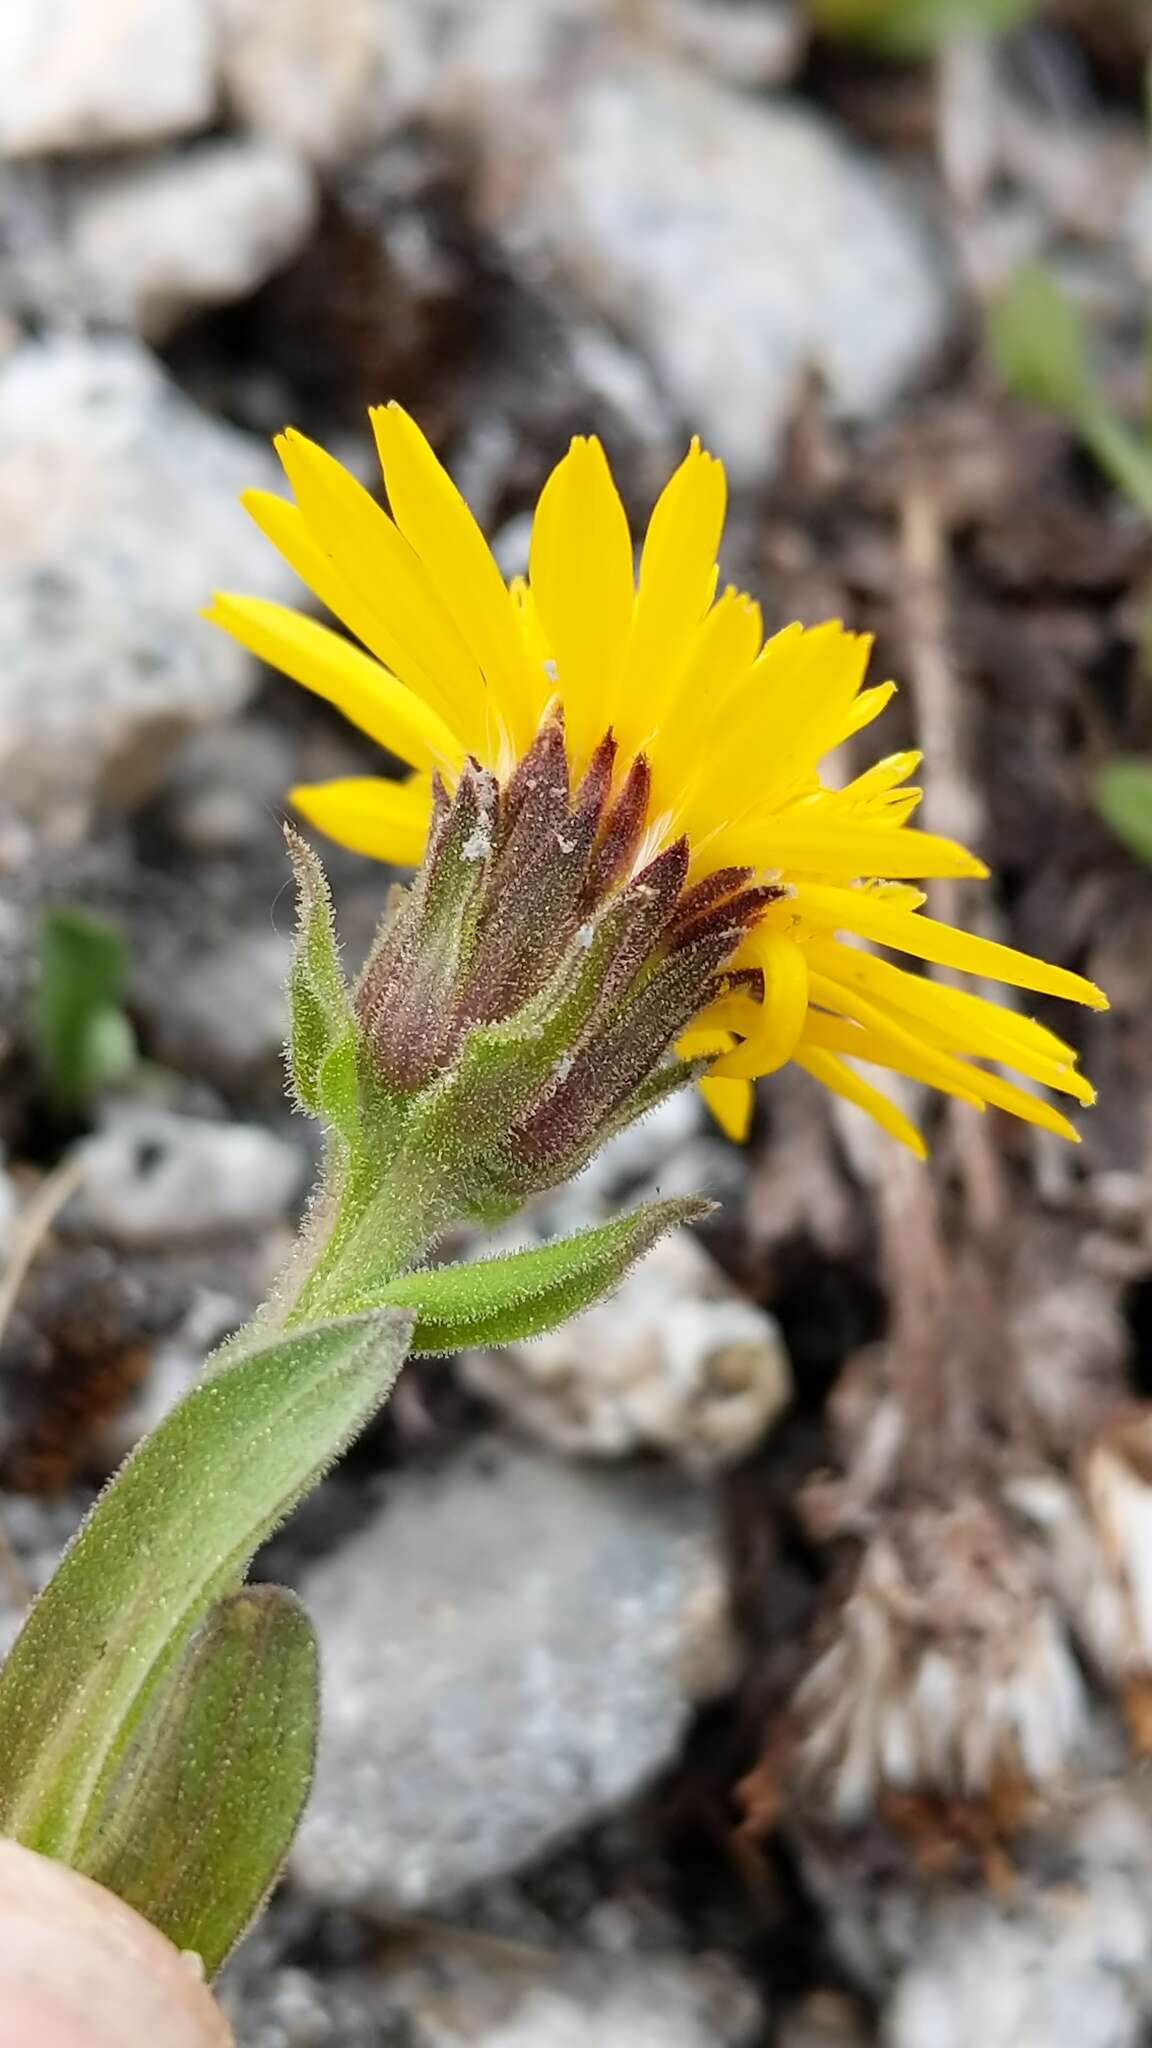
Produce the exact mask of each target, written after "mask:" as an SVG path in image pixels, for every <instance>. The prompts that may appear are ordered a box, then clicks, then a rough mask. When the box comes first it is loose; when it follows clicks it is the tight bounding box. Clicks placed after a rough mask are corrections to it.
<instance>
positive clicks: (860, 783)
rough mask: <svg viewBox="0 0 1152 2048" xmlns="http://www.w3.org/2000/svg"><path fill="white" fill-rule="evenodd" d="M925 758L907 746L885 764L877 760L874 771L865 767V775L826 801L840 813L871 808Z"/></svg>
mask: <svg viewBox="0 0 1152 2048" xmlns="http://www.w3.org/2000/svg"><path fill="white" fill-rule="evenodd" d="M857 701H859V700H857ZM923 759H924V756H923V754H921V753H918V752H917V750H916V749H915V748H914V747H906V748H905V749H904V750H903V752H902V753H899V754H887V755H885V757H884V759H883V760H882V761H874V762H873V764H872V766H871V768H865V770H864V772H863V774H861V775H855V776H853V778H852V781H851V782H846V783H845V784H844V787H843V789H836V790H830V791H829V792H828V797H827V801H828V802H829V803H830V804H833V805H835V807H836V809H837V810H857V809H858V808H859V807H860V806H862V805H865V806H870V805H871V804H872V803H873V802H874V800H875V799H876V798H877V797H882V796H886V795H887V794H888V793H889V791H891V790H894V789H895V788H896V787H897V785H898V784H899V783H901V782H907V780H908V777H909V776H910V775H912V774H914V773H915V771H916V769H917V768H918V767H919V766H920V763H921V761H922V760H923Z"/></svg>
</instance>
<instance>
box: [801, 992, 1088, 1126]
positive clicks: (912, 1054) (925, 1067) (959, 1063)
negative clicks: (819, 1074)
mask: <svg viewBox="0 0 1152 2048" xmlns="http://www.w3.org/2000/svg"><path fill="white" fill-rule="evenodd" d="M812 985H813V989H814V990H815V991H817V992H818V993H819V994H820V997H821V1000H828V999H829V996H830V991H831V988H832V984H827V985H825V983H824V981H823V977H822V976H820V975H815V974H814V975H813V977H812ZM840 994H841V996H842V997H843V1000H844V1001H845V1003H846V1004H849V1005H851V1004H855V1006H856V1008H855V1014H860V1015H861V1016H862V1017H863V1018H864V1020H865V1029H864V1030H863V1031H862V1032H861V1034H860V1037H859V1040H858V1041H857V1042H855V1043H853V1042H852V1038H851V1033H852V1027H851V1026H850V1025H846V1024H845V1023H844V1020H843V1019H842V1018H835V1017H827V1018H825V1019H824V1020H823V1026H822V1027H821V1026H820V1025H819V1024H818V1023H817V1019H816V1017H815V1016H814V1015H813V1014H812V1013H809V1019H808V1025H807V1026H806V1029H808V1028H809V1027H810V1028H811V1030H812V1036H813V1039H814V1041H815V1042H818V1043H821V1042H822V1043H823V1044H824V1045H827V1046H831V1047H833V1048H834V1049H835V1050H836V1051H837V1052H852V1053H854V1054H855V1055H856V1056H857V1057H859V1058H860V1059H864V1060H869V1061H871V1062H872V1063H873V1064H874V1065H876V1066H882V1067H891V1068H893V1069H894V1070H895V1071H896V1072H897V1073H902V1074H907V1075H908V1076H909V1077H910V1078H911V1079H912V1080H913V1081H924V1082H926V1083H927V1085H928V1086H929V1087H931V1088H938V1089H939V1090H940V1091H941V1093H943V1094H945V1095H954V1096H955V1097H956V1098H957V1099H958V1100H959V1101H961V1102H967V1103H968V1104H969V1106H971V1105H972V1104H973V1103H975V1104H976V1105H977V1106H979V1107H982V1106H983V1105H984V1104H985V1103H989V1104H990V1105H991V1106H992V1107H993V1108H995V1109H1004V1110H1007V1111H1008V1112H1009V1114H1010V1115H1011V1116H1015V1117H1019V1118H1020V1119H1021V1121H1022V1122H1024V1123H1030V1124H1038V1125H1039V1126H1040V1127H1041V1129H1042V1130H1046V1131H1054V1132H1055V1133H1056V1135H1057V1137H1060V1138H1067V1139H1069V1140H1070V1141H1071V1142H1072V1143H1073V1144H1075V1145H1078V1144H1079V1143H1080V1133H1079V1131H1077V1129H1076V1127H1075V1125H1074V1124H1070V1123H1069V1121H1068V1119H1067V1117H1066V1116H1063V1115H1062V1114H1061V1112H1060V1111H1059V1110H1058V1109H1056V1108H1055V1107H1054V1106H1053V1104H1052V1103H1050V1102H1046V1101H1045V1100H1044V1099H1043V1097H1042V1096H1039V1095H1033V1094H1031V1093H1030V1092H1029V1091H1028V1090H1027V1089H1024V1088H1020V1087H1018V1086H1017V1084H1016V1083H1015V1082H1014V1081H1005V1080H1004V1079H1002V1077H1001V1076H1000V1075H999V1074H990V1073H989V1072H988V1071H987V1069H986V1068H984V1067H979V1066H976V1065H975V1064H974V1063H973V1061H971V1060H969V1059H960V1058H957V1057H956V1055H955V1054H952V1053H949V1052H945V1051H941V1049H940V1048H939V1047H938V1046H934V1045H932V1044H931V1043H930V1042H929V1041H927V1040H920V1041H919V1042H917V1039H916V1034H915V1033H912V1034H911V1042H910V1043H908V1044H906V1043H905V1040H906V1038H907V1037H908V1034H907V1033H906V1031H905V1027H904V1026H903V1025H902V1024H901V1023H900V1020H899V1019H898V1018H894V1017H891V1016H887V1015H885V1014H883V1013H882V1012H880V1011H878V1010H874V1009H873V1007H872V1005H871V1004H868V1003H866V1002H864V1001H863V999H860V998H857V997H855V995H854V994H851V995H850V994H848V992H846V991H843V990H842V991H840ZM837 1026H840V1027H842V1028H841V1029H840V1030H839V1031H837Z"/></svg>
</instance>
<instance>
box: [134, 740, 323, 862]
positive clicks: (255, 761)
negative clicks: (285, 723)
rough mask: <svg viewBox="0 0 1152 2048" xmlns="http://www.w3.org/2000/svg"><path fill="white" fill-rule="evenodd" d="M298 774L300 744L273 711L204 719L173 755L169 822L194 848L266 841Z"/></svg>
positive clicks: (236, 849)
mask: <svg viewBox="0 0 1152 2048" xmlns="http://www.w3.org/2000/svg"><path fill="white" fill-rule="evenodd" d="M296 779H297V750H296V748H295V747H294V746H293V744H292V741H291V740H290V739H289V738H288V736H287V734H286V733H285V732H284V731H283V730H282V728H281V727H280V726H279V725H278V724H277V722H276V720H275V719H274V718H267V717H258V716H257V715H256V714H255V713H253V714H252V715H251V716H250V717H248V718H239V719H230V720H229V722H228V724H227V725H211V726H206V727H205V728H204V729H203V730H202V731H201V732H197V733H193V734H191V736H190V737H189V738H188V739H187V740H185V742H184V744H183V745H182V746H181V747H180V749H179V750H178V752H177V754H176V755H175V757H174V759H173V762H172V768H171V773H170V775H169V778H168V783H167V787H166V789H165V793H164V804H165V814H166V822H167V824H168V827H169V829H170V830H171V831H172V832H173V833H174V834H175V836H176V838H178V839H179V841H180V843H181V845H182V846H185V847H187V848H188V850H189V851H190V852H191V853H246V852H248V851H249V850H251V849H253V848H255V847H259V846H261V845H265V846H266V845H267V843H268V837H269V830H270V825H271V823H272V821H273V820H274V819H275V818H276V816H277V814H278V813H281V812H282V811H283V807H284V792H285V791H286V790H287V789H288V787H289V785H290V784H291V783H292V782H294V781H295V780H296Z"/></svg>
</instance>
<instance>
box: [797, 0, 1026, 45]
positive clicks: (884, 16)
mask: <svg viewBox="0 0 1152 2048" xmlns="http://www.w3.org/2000/svg"><path fill="white" fill-rule="evenodd" d="M808 4H809V10H810V12H811V14H812V18H813V20H814V21H815V23H816V26H817V28H819V29H821V30H823V32H824V33H825V34H826V35H834V36H850V37H854V38H855V39H856V40H858V41H861V42H868V43H872V44H874V45H875V46H876V48H878V49H881V50H888V51H891V52H892V54H893V55H896V56H917V55H921V54H923V53H925V52H927V51H930V50H934V49H935V48H936V47H937V45H938V44H940V43H942V42H944V41H945V40H946V39H947V38H948V37H949V36H953V35H971V34H973V33H977V34H985V35H988V34H993V35H1002V34H1004V33H1006V32H1007V31H1008V30H1009V29H1013V28H1018V27H1019V26H1020V24H1021V23H1022V22H1025V21H1029V20H1031V18H1032V16H1033V15H1035V14H1038V13H1039V11H1040V7H1041V5H1042V0H808Z"/></svg>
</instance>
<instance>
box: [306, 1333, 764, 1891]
mask: <svg viewBox="0 0 1152 2048" xmlns="http://www.w3.org/2000/svg"><path fill="white" fill-rule="evenodd" d="M413 1369H415V1370H419V1368H418V1367H417V1368H411V1367H410V1368H409V1370H413ZM301 1592H302V1594H303V1596H304V1598H305V1599H306V1601H307V1604H308V1607H309V1610H310V1612H311V1614H312V1616H313V1619H314V1620H315V1623H316V1626H317V1629H318V1632H319V1636H320V1646H321V1655H322V1661H323V1666H324V1671H325V1700H326V1706H325V1713H324V1718H323V1725H322V1730H321V1738H320V1752H319V1757H318V1763H317V1774H316V1783H315V1787H314V1790H313V1796H312V1800H311V1804H310V1806H309V1809H308V1812H307V1814H306V1816H305V1819H304V1824H303V1827H302V1830H301V1833H300V1836H299V1838H298V1841H297V1844H296V1848H295V1850H294V1852H293V1859H292V1868H293V1871H294V1874H295V1876H296V1879H297V1880H298V1882H299V1884H300V1885H301V1886H302V1888H303V1889H304V1891H305V1892H306V1893H307V1894H308V1895H309V1896H310V1897H312V1898H313V1899H315V1900H318V1901H322V1902H324V1903H326V1904H329V1905H343V1906H348V1907H352V1908H354V1909H356V1910H358V1911H364V1912H369V1913H376V1914H388V1913H393V1912H396V1911H401V1912H407V1911H421V1910H423V1909H424V1908H426V1907H428V1906H430V1905H433V1904H437V1903H439V1902H441V1901H444V1900H449V1899H453V1898H455V1897H457V1896H458V1895H459V1894H461V1893H463V1892H465V1891H467V1890H468V1889H469V1887H472V1886H475V1885H480V1884H484V1883H485V1882H486V1881H488V1880H491V1879H493V1878H496V1877H498V1876H502V1875H506V1874H508V1873H511V1872H513V1871H516V1870H519V1869H521V1868H523V1867H524V1866H525V1865H527V1864H528V1863H530V1862H532V1861H534V1860H535V1859H536V1858H538V1857H539V1856H541V1855H543V1854H544V1853H545V1852H546V1851H548V1850H550V1849H552V1848H554V1847H556V1846H558V1845H559V1844H560V1843H561V1842H563V1841H564V1840H566V1839H567V1838H570V1837H571V1836H573V1835H574V1834H576V1833H577V1832H578V1831H579V1830H580V1829H581V1828H584V1827H587V1826H588V1825H590V1824H591V1823H592V1822H594V1821H598V1820H600V1819H602V1818H603V1817H604V1816H606V1815H607V1814H610V1813H611V1812H613V1811H614V1810H615V1809H617V1808H619V1807H620V1806H622V1805H623V1804H624V1803H625V1802H626V1801H627V1800H628V1799H630V1798H631V1797H632V1796H633V1795H634V1794H635V1793H637V1792H638V1791H639V1790H640V1789H641V1788H642V1787H643V1786H645V1785H646V1784H648V1783H649V1782H650V1781H651V1779H652V1778H654V1777H655V1776H656V1774H657V1773H658V1772H659V1771H660V1770H662V1769H663V1768H664V1767H665V1766H667V1765H668V1764H669V1763H670V1762H671V1761H672V1759H673V1758H674V1757H675V1755H676V1754H677V1751H678V1749H679V1747H680V1744H681V1742H682V1740H683V1737H684V1734H685V1731H686V1728H687V1725H688V1721H689V1719H690V1716H691V1714H692V1711H693V1707H694V1705H695V1704H696V1703H697V1702H698V1701H699V1700H701V1699H703V1698H705V1697H709V1696H712V1695H714V1694H715V1693H717V1692H718V1691H720V1690H723V1689H724V1688H725V1687H726V1686H727V1685H728V1684H729V1683H730V1682H731V1681H732V1678H733V1676H734V1649H733V1641H732V1636H731V1632H730V1621H729V1614H728V1602H727V1586H726V1578H725V1572H724V1566H723V1563H722V1558H721V1553H720V1549H719V1544H718V1538H717V1534H716V1531H715V1529H714V1527H713V1526H712V1523H711V1519H710V1516H709V1513H708V1510H707V1507H706V1504H705V1503H704V1502H703V1501H702V1500H701V1498H700V1497H699V1495H697V1494H695V1493H693V1492H691V1491H686V1490H685V1489H684V1488H683V1487H682V1486H681V1485H679V1484H677V1483H674V1482H672V1481H671V1480H670V1478H669V1477H668V1476H667V1475H663V1474H659V1473H650V1472H644V1473H629V1474H626V1475H625V1474H619V1473H616V1474H613V1475H612V1476H611V1477H608V1476H606V1475H602V1474H598V1473H588V1472H583V1471H578V1470H573V1469H572V1468H570V1467H566V1466H563V1465H554V1464H552V1463H550V1462H549V1461H547V1460H544V1459H542V1458H541V1457H540V1456H539V1455H538V1454H537V1455H535V1456H531V1457H529V1456H526V1455H525V1454H524V1453H523V1452H522V1451H520V1450H518V1449H516V1448H515V1447H513V1446H510V1445H507V1444H503V1443H501V1442H499V1441H492V1442H488V1443H482V1444H481V1445H479V1446H478V1447H476V1448H474V1449H472V1450H470V1451H468V1452H466V1453H464V1454H462V1455H461V1456H460V1457H459V1459H458V1460H457V1461H456V1462H454V1463H452V1464H450V1465H448V1466H446V1467H445V1468H443V1469H441V1470H440V1471H439V1472H435V1473H429V1472H422V1473H411V1474H402V1475H400V1476H399V1477H398V1478H397V1480H396V1481H395V1483H394V1485H393V1486H392V1488H391V1490H390V1492H389V1495H388V1497H387V1502H386V1505H385V1507H384V1509H383V1510H382V1512H380V1513H379V1515H378V1516H377V1518H376V1519H375V1520H374V1521H373V1522H372V1523H371V1524H370V1525H369V1526H368V1527H367V1528H366V1529H365V1530H364V1531H363V1533H362V1534H360V1535H359V1536H357V1537H356V1538H354V1539H353V1540H352V1541H351V1542H350V1543H348V1544H347V1545H346V1546H345V1547H344V1548H343V1549H341V1550H340V1551H338V1552H337V1553H335V1554H334V1555H333V1556H332V1557H330V1558H328V1559H326V1560H325V1561H324V1562H323V1563H321V1564H320V1565H319V1566H318V1567H316V1568H314V1569H313V1570H312V1571H311V1572H310V1573H308V1574H306V1576H305V1578H304V1580H303V1582H302V1584H301Z"/></svg>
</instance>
